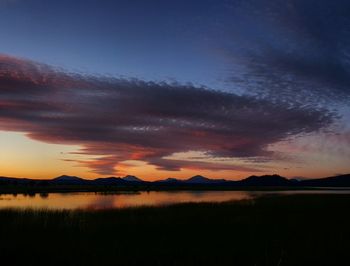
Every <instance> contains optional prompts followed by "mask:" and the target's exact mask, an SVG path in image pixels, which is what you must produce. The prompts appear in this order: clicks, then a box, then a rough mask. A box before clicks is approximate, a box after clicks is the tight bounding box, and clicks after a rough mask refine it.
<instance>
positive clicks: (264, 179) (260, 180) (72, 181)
mask: <svg viewBox="0 0 350 266" xmlns="http://www.w3.org/2000/svg"><path fill="white" fill-rule="evenodd" d="M1 184H23V185H33V184H46V185H47V184H49V185H50V184H53V185H96V186H101V185H103V186H128V185H132V186H137V185H151V186H163V187H164V186H166V187H171V186H180V187H181V186H186V187H187V186H198V185H201V186H224V187H264V186H265V187H350V174H345V175H337V176H332V177H325V178H318V179H303V180H297V179H288V178H286V177H283V176H280V175H263V176H254V175H253V176H249V177H247V178H244V179H242V180H238V181H233V180H226V179H210V178H207V177H204V176H201V175H195V176H192V177H190V178H188V179H184V180H183V179H176V178H167V179H164V180H157V181H144V180H142V179H140V178H138V177H136V176H131V175H127V176H124V177H114V176H111V177H105V178H96V179H93V180H88V179H83V178H81V177H78V176H69V175H61V176H58V177H55V178H53V179H49V180H43V179H42V180H38V179H29V178H14V177H3V176H2V177H0V186H1Z"/></svg>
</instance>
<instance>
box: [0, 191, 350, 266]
mask: <svg viewBox="0 0 350 266" xmlns="http://www.w3.org/2000/svg"><path fill="white" fill-rule="evenodd" d="M349 210H350V195H293V196H269V197H263V198H259V199H256V200H254V201H242V202H238V203H222V204H180V205H174V206H168V207H145V208H132V209H123V210H104V211H49V210H22V211H21V210H1V211H0V237H1V241H0V260H1V261H0V264H1V265H61V266H68V265H167V266H168V265H181V266H185V265H213V266H214V265H215V266H216V265H252V266H253V265H276V266H277V265H349V263H350V252H349V250H350V213H349Z"/></svg>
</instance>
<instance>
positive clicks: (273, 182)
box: [237, 175, 295, 186]
mask: <svg viewBox="0 0 350 266" xmlns="http://www.w3.org/2000/svg"><path fill="white" fill-rule="evenodd" d="M237 182H238V184H239V185H243V186H288V185H292V184H295V181H291V180H289V179H287V178H285V177H282V176H279V175H263V176H255V175H252V176H249V177H247V178H246V179H243V180H240V181H237Z"/></svg>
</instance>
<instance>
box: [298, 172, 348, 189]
mask: <svg viewBox="0 0 350 266" xmlns="http://www.w3.org/2000/svg"><path fill="white" fill-rule="evenodd" d="M299 184H300V185H301V186H312V187H350V174H345V175H338V176H330V177H325V178H318V179H307V180H301V181H299Z"/></svg>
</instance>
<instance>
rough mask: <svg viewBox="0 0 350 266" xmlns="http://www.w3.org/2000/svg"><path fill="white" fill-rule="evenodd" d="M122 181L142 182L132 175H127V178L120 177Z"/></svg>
mask: <svg viewBox="0 0 350 266" xmlns="http://www.w3.org/2000/svg"><path fill="white" fill-rule="evenodd" d="M122 179H123V180H125V181H129V182H144V181H143V180H142V179H140V178H138V177H137V176H134V175H127V176H124V177H122Z"/></svg>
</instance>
